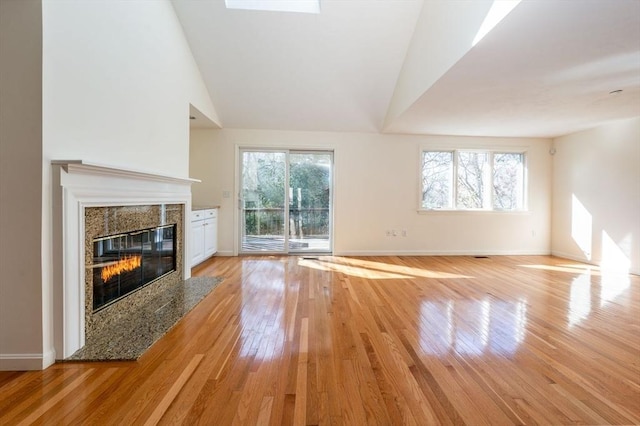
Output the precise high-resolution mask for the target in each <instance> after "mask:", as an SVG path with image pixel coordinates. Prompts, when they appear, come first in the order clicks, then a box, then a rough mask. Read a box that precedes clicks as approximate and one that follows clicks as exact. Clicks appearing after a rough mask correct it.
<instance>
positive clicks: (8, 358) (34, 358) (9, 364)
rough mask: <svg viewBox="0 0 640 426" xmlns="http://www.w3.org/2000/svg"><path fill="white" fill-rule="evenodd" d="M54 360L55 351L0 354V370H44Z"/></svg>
mask: <svg viewBox="0 0 640 426" xmlns="http://www.w3.org/2000/svg"><path fill="white" fill-rule="evenodd" d="M54 362H55V353H54V352H51V351H50V352H49V353H47V354H45V355H43V354H41V353H32V354H0V371H33V370H44V369H45V368H47V367H48V366H50V365H51V364H53V363H54Z"/></svg>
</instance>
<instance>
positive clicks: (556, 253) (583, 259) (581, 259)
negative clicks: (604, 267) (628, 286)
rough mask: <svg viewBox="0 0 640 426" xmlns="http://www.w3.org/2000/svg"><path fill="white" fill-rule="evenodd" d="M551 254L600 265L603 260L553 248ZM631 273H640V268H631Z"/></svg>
mask: <svg viewBox="0 0 640 426" xmlns="http://www.w3.org/2000/svg"><path fill="white" fill-rule="evenodd" d="M551 256H554V257H560V258H562V259H568V260H573V261H576V262H580V263H585V264H587V265H593V266H598V267H599V266H600V265H601V262H599V261H596V260H588V259H587V258H586V257H580V256H576V255H575V254H570V253H565V252H562V251H556V250H551ZM629 273H630V274H632V275H640V268H630V269H629Z"/></svg>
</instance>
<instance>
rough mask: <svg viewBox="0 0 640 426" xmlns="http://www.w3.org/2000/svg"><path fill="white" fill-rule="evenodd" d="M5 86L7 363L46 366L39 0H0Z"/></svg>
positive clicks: (0, 345) (1, 290) (0, 82)
mask: <svg viewBox="0 0 640 426" xmlns="http://www.w3.org/2000/svg"><path fill="white" fill-rule="evenodd" d="M0 93H2V96H0V235H2V237H1V238H0V370H15V369H27V368H42V366H43V363H44V360H43V357H44V356H46V355H43V350H42V347H43V346H42V327H43V319H42V311H41V306H42V288H41V286H42V281H41V271H42V269H41V265H40V258H41V251H40V234H41V228H40V224H41V217H42V209H41V202H42V200H41V193H42V174H41V173H42V167H41V164H42V124H41V120H42V3H41V2H40V1H0ZM25 336H27V338H25Z"/></svg>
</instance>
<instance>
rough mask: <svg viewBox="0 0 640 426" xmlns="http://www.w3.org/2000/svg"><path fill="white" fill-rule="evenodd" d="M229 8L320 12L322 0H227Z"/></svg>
mask: <svg viewBox="0 0 640 426" xmlns="http://www.w3.org/2000/svg"><path fill="white" fill-rule="evenodd" d="M224 3H225V5H226V6H227V9H243V10H266V11H270V12H297V13H320V0H225V1H224Z"/></svg>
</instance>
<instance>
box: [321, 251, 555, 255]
mask: <svg viewBox="0 0 640 426" xmlns="http://www.w3.org/2000/svg"><path fill="white" fill-rule="evenodd" d="M333 255H334V256H549V255H550V253H549V251H547V250H543V251H540V250H522V251H518V250H492V251H486V250H478V251H474V250H344V251H340V252H337V253H334V254H333Z"/></svg>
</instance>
